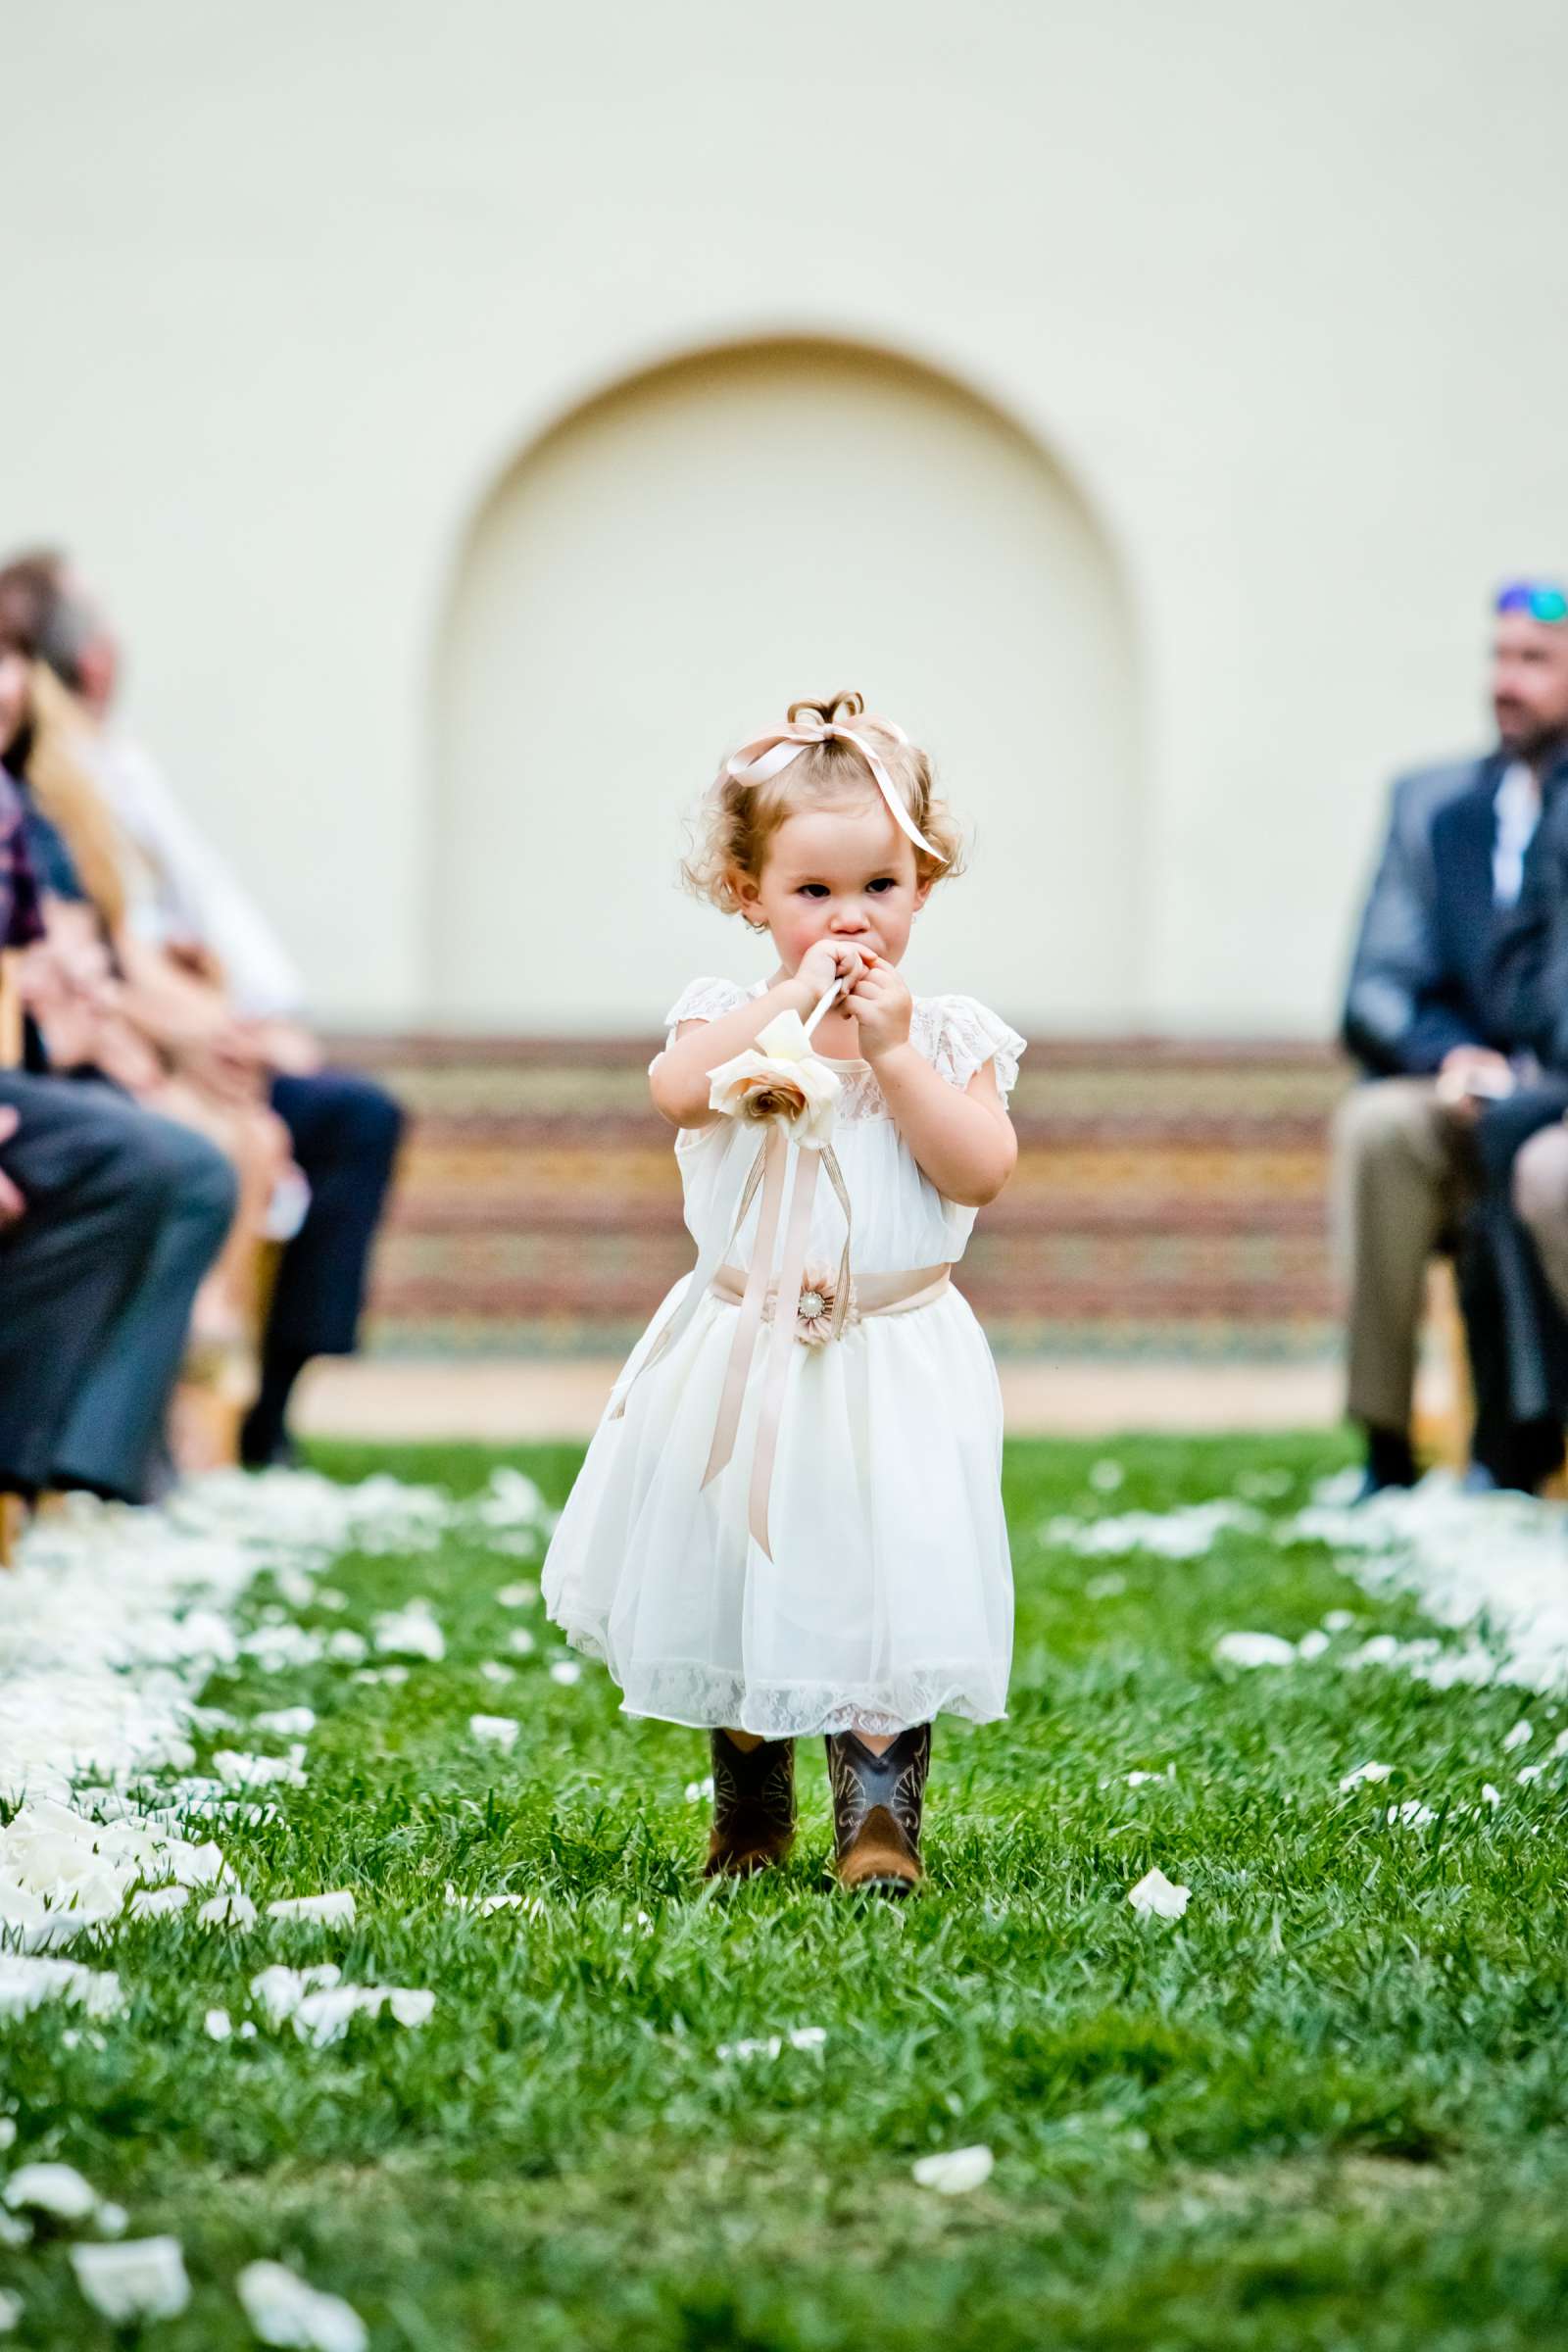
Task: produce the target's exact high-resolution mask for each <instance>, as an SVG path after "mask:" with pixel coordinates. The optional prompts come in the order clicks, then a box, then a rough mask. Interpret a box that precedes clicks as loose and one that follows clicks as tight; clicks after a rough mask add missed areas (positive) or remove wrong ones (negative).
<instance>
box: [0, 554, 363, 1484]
mask: <svg viewBox="0 0 1568 2352" xmlns="http://www.w3.org/2000/svg"><path fill="white" fill-rule="evenodd" d="M5 625H10V626H13V627H20V628H22V629H23V630H25V633H26V634H27V636H28V638H29V640H30V642H31V644H32V646H33V648H34V650H35V651H36V653H37V655H38V656H39V658H40V659H41V660H42V661H44V662H47V663H48V664H49V666H50V668H51V669H52V670H53V671H54V672H55V674H56V675H57V676H58V677H59V678H60V679H61V680H62V681H63V683H64V684H65V685H66V686H68V687H69V688H70V689H71V690H72V692H73V693H74V694H77V695H79V696H80V697H81V699H82V701H83V702H84V703H85V705H86V706H87V708H88V710H89V711H92V712H93V714H94V715H95V716H96V717H97V718H98V719H99V720H100V721H101V722H103V733H102V736H101V739H100V759H99V760H98V763H97V767H96V774H97V780H98V782H99V785H100V787H101V789H102V791H103V792H104V794H105V797H106V798H107V800H108V801H109V804H110V806H111V808H112V809H113V811H114V813H115V815H116V817H117V818H118V820H119V822H120V824H121V826H122V827H123V830H124V832H125V834H126V835H127V836H128V837H129V839H130V841H131V842H132V844H133V845H134V847H135V849H136V850H137V851H138V852H139V854H140V856H141V857H142V858H143V859H144V860H145V862H146V865H147V868H148V871H149V873H150V875H151V879H152V885H153V889H152V900H151V905H152V908H153V912H154V918H155V919H156V921H157V923H158V925H159V927H160V933H161V938H162V943H163V945H164V946H165V947H166V948H167V949H168V950H169V951H170V952H171V953H172V955H173V956H175V957H176V958H179V957H183V958H185V959H186V960H187V961H188V962H189V964H190V965H191V967H192V969H193V970H197V971H202V972H205V973H206V974H208V975H209V976H221V982H222V985H223V987H224V988H225V990H226V992H227V995H228V998H229V1000H230V1002H231V1004H232V1005H233V1007H234V1017H233V1018H232V1019H231V1020H230V1021H228V1022H227V1023H226V1024H225V1025H223V1026H222V1027H221V1029H219V1030H217V1031H215V1033H214V1034H213V1036H212V1037H211V1038H210V1040H209V1041H208V1052H209V1054H210V1055H211V1058H212V1061H213V1065H214V1069H215V1073H221V1071H222V1069H223V1068H224V1067H225V1065H226V1066H227V1067H228V1068H229V1069H230V1070H231V1071H232V1072H233V1073H234V1074H235V1075H236V1077H238V1076H240V1075H243V1074H246V1073H251V1074H255V1073H259V1074H260V1075H261V1076H262V1077H263V1079H264V1080H265V1081H266V1084H267V1087H268V1091H269V1093H270V1101H271V1105H272V1108H273V1109H274V1110H275V1111H276V1113H277V1115H278V1117H279V1118H280V1119H281V1120H282V1121H283V1123H284V1125H285V1127H286V1128H287V1129H288V1131H289V1134H290V1136H291V1138H292V1140H293V1148H294V1158H295V1160H296V1162H297V1163H298V1165H299V1167H300V1168H301V1169H302V1170H303V1171H304V1174H305V1177H306V1179H307V1181H308V1183H309V1186H310V1194H311V1199H310V1206H309V1209H308V1211H307V1213H306V1215H305V1219H304V1222H303V1224H302V1225H301V1226H300V1229H299V1231H298V1233H297V1234H296V1235H295V1236H294V1238H293V1239H292V1240H291V1241H290V1242H289V1243H288V1244H287V1246H286V1248H285V1250H284V1251H283V1256H282V1262H281V1265H280V1267H279V1271H278V1278H277V1283H276V1286H275V1288H274V1291H273V1294H272V1299H271V1304H270V1311H269V1315H268V1320H267V1326H266V1330H265V1332H264V1334H263V1341H262V1363H261V1383H260V1388H259V1391H258V1394H257V1397H256V1398H255V1401H254V1403H253V1404H252V1406H251V1408H250V1411H249V1412H248V1414H247V1415H246V1418H245V1422H244V1424H243V1428H242V1432H241V1451H242V1457H243V1459H244V1460H245V1461H246V1463H247V1464H248V1465H249V1466H251V1467H255V1468H260V1467H264V1466H266V1465H267V1464H269V1463H273V1462H281V1461H289V1460H291V1459H293V1458H294V1449H293V1446H292V1441H291V1439H290V1436H289V1432H288V1424H287V1414H288V1407H289V1400H290V1397H291V1395H292V1392H293V1389H294V1385H295V1382H296V1381H297V1379H298V1377H299V1374H300V1373H301V1371H302V1370H303V1369H304V1367H305V1365H306V1364H307V1363H308V1362H309V1361H310V1360H311V1358H312V1357H313V1356H316V1355H347V1354H351V1353H352V1352H353V1350H354V1348H355V1347H356V1345H357V1342H358V1332H359V1322H360V1314H361V1309H362V1306H363V1303H364V1298H365V1289H366V1281H367V1275H368V1263H369V1253H370V1246H371V1242H372V1240H373V1238H374V1233H375V1228H376V1226H377V1224H378V1222H379V1220H380V1216H381V1212H382V1208H383V1206H384V1203H385V1200H386V1194H387V1189H388V1186H389V1184H390V1182H391V1176H392V1168H393V1162H394V1159H395V1156H396V1152H397V1146H398V1140H399V1136H400V1133H401V1129H402V1114H401V1112H400V1110H399V1108H398V1106H397V1104H396V1103H394V1102H393V1101H392V1099H391V1097H390V1096H389V1095H387V1094H386V1093H385V1092H384V1091H383V1090H382V1089H381V1088H380V1087H378V1086H375V1085H374V1084H373V1083H372V1082H371V1081H369V1080H368V1079H366V1078H362V1077H358V1076H356V1075H353V1074H351V1073H349V1072H345V1071H337V1070H328V1069H324V1068H323V1067H322V1066H321V1055H320V1050H319V1047H318V1045H317V1043H316V1041H315V1039H314V1038H313V1037H312V1036H311V1035H310V1033H309V1031H308V1030H306V1029H305V1028H304V1027H303V1026H302V1024H301V1021H300V1018H299V1013H300V1005H301V994H302V992H301V989H300V985H299V981H298V977H297V975H296V973H295V971H294V969H293V966H292V964H291V963H290V960H289V958H288V956H287V954H286V952H285V950H284V949H283V947H282V946H281V944H280V942H279V941H278V940H277V938H276V936H275V935H274V933H273V932H272V931H271V929H270V926H269V924H268V923H267V921H266V919H265V917H264V916H263V915H262V913H261V912H260V910H259V909H258V908H257V907H255V905H254V904H253V903H252V901H251V900H250V899H249V898H248V896H247V895H246V893H245V892H244V890H243V889H242V888H241V886H240V884H239V882H238V881H237V880H236V878H235V877H234V876H233V875H232V874H231V873H230V871H229V869H228V867H227V866H226V865H225V864H224V862H223V860H222V859H221V857H220V856H219V855H218V853H217V852H216V851H215V850H214V849H213V847H212V846H211V844H210V843H209V842H208V841H207V840H206V839H205V838H204V837H203V836H202V834H201V833H200V832H199V830H198V829H197V827H196V826H195V825H194V824H193V823H192V822H191V820H190V818H189V817H188V815H187V814H186V812H185V810H184V809H182V808H181V806H180V805H179V803H178V802H177V801H176V800H175V798H174V796H173V794H172V791H171V789H170V787H169V785H168V783H167V782H166V780H165V778H164V776H163V774H162V772H161V771H160V770H159V768H158V767H157V766H156V765H155V763H154V762H153V760H151V758H150V757H149V756H148V754H147V753H146V752H145V751H144V750H143V749H142V747H141V746H140V745H139V744H137V743H135V742H133V741H131V740H130V739H129V738H128V737H127V736H125V735H124V734H123V733H122V732H120V731H118V730H116V729H114V728H112V727H111V726H110V725H109V723H108V720H109V713H110V710H111V707H112V704H113V701H114V695H115V687H116V682H117V676H118V670H119V652H118V647H117V645H116V642H115V639H114V636H113V634H112V632H111V630H110V628H109V626H108V624H107V622H106V620H105V618H104V616H103V615H102V613H100V611H99V609H98V607H97V605H96V603H95V602H94V600H93V599H92V597H91V596H90V595H89V593H88V592H87V590H86V588H85V586H84V585H83V583H82V582H81V581H80V580H79V579H78V578H77V577H76V575H75V574H74V573H73V572H72V571H71V570H70V569H69V568H68V566H67V565H66V564H65V562H64V561H63V559H61V558H60V557H58V556H55V555H50V554H43V555H33V556H26V557H22V558H19V559H18V560H17V561H15V562H14V563H12V564H8V565H7V566H6V567H5V568H4V569H3V570H0V626H5Z"/></svg>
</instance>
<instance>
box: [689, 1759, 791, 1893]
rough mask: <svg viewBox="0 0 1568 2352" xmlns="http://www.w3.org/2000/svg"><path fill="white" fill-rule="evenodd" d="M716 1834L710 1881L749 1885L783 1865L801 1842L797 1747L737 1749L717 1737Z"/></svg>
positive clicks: (710, 1848) (707, 1870) (706, 1875)
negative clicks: (797, 1822) (752, 1879)
mask: <svg viewBox="0 0 1568 2352" xmlns="http://www.w3.org/2000/svg"><path fill="white" fill-rule="evenodd" d="M710 1744H711V1749H712V1756H713V1828H712V1834H711V1837H710V1838H709V1840H708V1860H707V1862H706V1863H705V1864H704V1866H703V1876H704V1878H705V1879H745V1878H750V1877H751V1875H752V1873H753V1872H754V1871H758V1870H766V1869H767V1867H768V1865H769V1864H770V1863H773V1862H782V1861H783V1860H784V1858H785V1856H786V1855H787V1854H788V1852H789V1850H790V1847H791V1846H792V1845H793V1844H794V1842H795V1743H794V1741H793V1740H763V1741H762V1742H761V1744H760V1746H758V1747H737V1746H736V1744H735V1742H734V1740H732V1739H731V1738H730V1736H729V1734H728V1733H727V1732H718V1731H715V1732H714V1733H713V1734H712V1736H711V1742H710Z"/></svg>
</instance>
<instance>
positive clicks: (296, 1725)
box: [256, 1707, 316, 1740]
mask: <svg viewBox="0 0 1568 2352" xmlns="http://www.w3.org/2000/svg"><path fill="white" fill-rule="evenodd" d="M256 1729H257V1730H258V1731H259V1732H271V1733H273V1734H275V1736H276V1737H277V1738H278V1739H279V1740H303V1739H304V1738H305V1737H306V1736H307V1734H308V1733H311V1732H314V1731H315V1729H316V1709H315V1708H314V1707H272V1708H270V1709H269V1711H268V1712H267V1714H265V1715H258V1716H257V1718H256Z"/></svg>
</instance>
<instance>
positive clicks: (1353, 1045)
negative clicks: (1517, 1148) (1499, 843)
mask: <svg viewBox="0 0 1568 2352" xmlns="http://www.w3.org/2000/svg"><path fill="white" fill-rule="evenodd" d="M1505 764H1506V762H1505V760H1503V758H1502V756H1501V755H1500V754H1493V755H1491V756H1490V757H1489V758H1487V759H1484V760H1458V761H1454V762H1452V763H1450V764H1449V765H1446V766H1444V767H1431V768H1422V769H1420V770H1418V771H1417V772H1416V773H1414V774H1412V775H1408V776H1401V777H1400V778H1399V779H1398V781H1397V783H1396V784H1395V787H1394V792H1393V798H1392V805H1391V809H1390V815H1389V830H1388V834H1387V837H1386V839H1385V842H1384V846H1383V854H1382V857H1381V858H1380V859H1379V861H1378V868H1377V872H1376V875H1375V876H1374V878H1373V883H1372V888H1371V891H1370V893H1369V894H1368V898H1367V903H1366V908H1365V911H1364V913H1363V915H1362V918H1361V927H1360V931H1359V933H1358V935H1357V938H1356V943H1355V953H1354V956H1353V957H1352V959H1351V964H1350V978H1349V983H1348V988H1347V990H1346V999H1345V1014H1344V1019H1343V1021H1342V1023H1341V1034H1342V1036H1343V1038H1344V1040H1345V1043H1346V1045H1347V1047H1348V1049H1349V1051H1350V1053H1351V1054H1354V1055H1355V1057H1356V1059H1357V1060H1358V1061H1360V1062H1361V1063H1362V1064H1363V1065H1364V1066H1365V1068H1366V1069H1367V1070H1368V1071H1370V1072H1371V1073H1372V1074H1373V1075H1374V1076H1376V1077H1391V1076H1397V1075H1400V1074H1409V1075H1415V1076H1426V1075H1428V1074H1430V1072H1432V1071H1433V1070H1436V1069H1437V1068H1438V1066H1439V1065H1440V1063H1441V1062H1442V1060H1443V1057H1444V1055H1445V1054H1446V1053H1448V1052H1449V1050H1450V1049H1451V1048H1452V1047H1454V1046H1464V1045H1501V1046H1502V1047H1503V1048H1504V1050H1507V1047H1508V1037H1507V1033H1506V1031H1505V1030H1504V1028H1503V1027H1502V1026H1501V1024H1500V1023H1499V1021H1498V1018H1497V1014H1498V1010H1499V1005H1498V1001H1497V999H1496V996H1495V974H1494V969H1493V963H1492V947H1493V933H1494V930H1495V923H1496V918H1495V912H1494V908H1493V895H1492V894H1493V884H1492V849H1493V839H1494V832H1495V814H1494V809H1493V803H1494V800H1495V794H1496V789H1497V785H1498V783H1499V781H1500V780H1501V776H1502V771H1503V768H1504V766H1505Z"/></svg>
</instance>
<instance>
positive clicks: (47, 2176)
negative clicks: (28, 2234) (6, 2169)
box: [5, 2164, 98, 2222]
mask: <svg viewBox="0 0 1568 2352" xmlns="http://www.w3.org/2000/svg"><path fill="white" fill-rule="evenodd" d="M5 2200H6V2203H7V2204H8V2205H9V2206H10V2207H11V2210H12V2212H13V2213H22V2212H24V2211H26V2212H32V2213H49V2214H53V2216H54V2218H55V2220H56V2221H57V2222H84V2221H85V2220H86V2219H87V2217H88V2215H89V2214H92V2213H96V2212H97V2210H98V2191H97V2190H96V2189H95V2188H94V2187H93V2185H92V2182H91V2181H90V2180H83V2179H82V2177H81V2175H80V2173H78V2172H77V2170H76V2168H75V2166H74V2165H73V2164H24V2165H21V2166H19V2167H18V2169H17V2171H16V2172H14V2173H13V2174H12V2176H11V2178H10V2180H8V2181H7V2182H6V2185H5Z"/></svg>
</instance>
